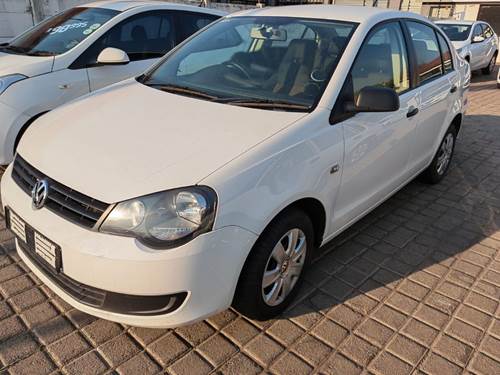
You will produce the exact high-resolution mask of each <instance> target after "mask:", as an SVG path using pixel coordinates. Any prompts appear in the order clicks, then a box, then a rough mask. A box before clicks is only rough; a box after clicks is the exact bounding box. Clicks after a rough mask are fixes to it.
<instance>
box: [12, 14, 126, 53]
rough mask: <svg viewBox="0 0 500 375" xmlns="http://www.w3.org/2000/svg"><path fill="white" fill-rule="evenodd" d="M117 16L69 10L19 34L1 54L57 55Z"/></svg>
mask: <svg viewBox="0 0 500 375" xmlns="http://www.w3.org/2000/svg"><path fill="white" fill-rule="evenodd" d="M119 13H120V12H118V11H116V10H111V9H102V8H85V7H77V8H71V9H68V10H66V11H64V12H62V13H59V14H58V15H55V16H54V17H51V18H49V19H48V20H46V21H43V22H41V23H39V24H38V25H36V26H35V27H33V28H31V29H30V30H28V31H27V32H25V33H24V34H21V35H20V36H19V37H17V38H16V39H14V40H13V41H12V42H10V44H9V45H8V46H7V47H5V48H4V49H3V51H6V52H12V53H18V54H25V55H33V56H53V55H59V54H62V53H64V52H67V51H69V50H70V49H72V48H74V47H76V46H77V45H78V44H80V43H81V42H82V41H83V40H84V39H86V38H87V37H88V36H89V35H91V34H92V33H94V32H95V31H96V30H97V29H99V28H100V27H101V26H102V25H104V24H105V23H106V22H108V21H109V20H110V19H111V18H113V17H114V16H116V15H117V14H119Z"/></svg>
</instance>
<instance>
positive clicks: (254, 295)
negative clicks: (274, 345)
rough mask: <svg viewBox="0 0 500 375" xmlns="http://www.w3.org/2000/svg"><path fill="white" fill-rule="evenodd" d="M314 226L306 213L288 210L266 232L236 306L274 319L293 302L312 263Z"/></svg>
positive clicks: (251, 315) (250, 261)
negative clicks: (309, 264) (303, 274)
mask: <svg viewBox="0 0 500 375" xmlns="http://www.w3.org/2000/svg"><path fill="white" fill-rule="evenodd" d="M313 244H314V232H313V225H312V223H311V220H310V219H309V217H308V216H307V215H306V214H305V213H304V212H302V211H300V210H297V209H293V210H290V211H286V212H285V213H283V214H281V215H280V216H279V217H278V218H277V219H275V220H274V221H273V222H272V223H271V224H270V225H269V227H268V228H267V229H266V230H265V231H264V232H263V233H262V235H261V236H260V238H259V239H258V240H257V242H256V244H255V245H254V247H253V249H252V251H251V253H250V255H249V256H248V259H247V261H246V262H245V266H244V267H243V271H242V272H241V276H240V280H239V282H238V287H237V289H236V294H235V297H234V301H233V306H234V308H235V309H236V310H238V311H239V312H241V313H242V314H243V315H245V316H247V317H249V318H252V319H258V320H266V319H270V318H272V317H274V316H276V315H278V314H280V313H281V312H283V311H284V310H285V309H286V307H287V306H288V305H289V304H290V302H292V301H293V299H294V298H295V296H296V295H297V292H298V290H299V287H300V284H301V282H302V273H303V269H304V267H305V266H306V265H307V264H308V263H309V259H310V256H311V253H312V247H313Z"/></svg>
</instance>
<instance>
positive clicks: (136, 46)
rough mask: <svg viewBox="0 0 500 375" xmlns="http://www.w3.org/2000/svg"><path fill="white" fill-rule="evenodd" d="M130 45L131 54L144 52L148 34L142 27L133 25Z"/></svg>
mask: <svg viewBox="0 0 500 375" xmlns="http://www.w3.org/2000/svg"><path fill="white" fill-rule="evenodd" d="M130 36H131V37H132V43H131V48H130V50H131V51H133V52H144V51H145V50H146V48H147V46H146V43H147V41H148V34H147V33H146V29H145V28H144V26H141V25H135V26H134V27H133V28H132V32H131V35H130Z"/></svg>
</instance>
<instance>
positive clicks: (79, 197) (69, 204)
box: [12, 155, 109, 228]
mask: <svg viewBox="0 0 500 375" xmlns="http://www.w3.org/2000/svg"><path fill="white" fill-rule="evenodd" d="M12 178H13V179H14V181H15V182H16V183H17V184H18V185H19V187H20V188H21V189H23V190H24V191H25V192H26V194H28V195H30V196H31V191H32V190H33V186H34V185H35V183H36V182H37V181H38V180H42V179H45V180H47V181H48V183H49V193H48V196H47V200H46V202H45V207H47V208H48V209H49V210H51V211H52V212H54V213H56V214H57V215H59V216H62V217H64V218H65V219H68V220H69V221H71V222H73V223H76V224H79V225H82V226H84V227H87V228H93V227H94V226H95V225H96V223H97V222H98V221H99V219H100V218H101V216H102V214H103V213H104V211H106V209H107V208H108V207H109V204H107V203H104V202H101V201H98V200H96V199H93V198H90V197H88V196H86V195H84V194H81V193H79V192H77V191H75V190H73V189H71V188H69V187H67V186H65V185H63V184H60V183H59V182H57V181H54V180H52V179H51V178H49V177H47V176H46V175H44V174H43V173H42V172H40V171H39V170H37V169H36V168H34V167H33V166H31V165H30V164H29V163H28V162H26V161H25V160H24V159H23V158H22V157H20V156H19V155H17V156H16V159H15V160H14V166H13V168H12Z"/></svg>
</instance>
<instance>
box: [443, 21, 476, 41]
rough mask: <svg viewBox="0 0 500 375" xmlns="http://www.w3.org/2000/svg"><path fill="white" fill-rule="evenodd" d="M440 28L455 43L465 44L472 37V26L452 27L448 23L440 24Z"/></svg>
mask: <svg viewBox="0 0 500 375" xmlns="http://www.w3.org/2000/svg"><path fill="white" fill-rule="evenodd" d="M438 26H439V28H440V29H441V30H443V31H444V33H445V34H446V36H447V37H448V38H450V40H452V41H454V42H463V41H464V40H467V39H468V38H469V35H470V29H471V26H470V25H452V24H448V23H441V24H438Z"/></svg>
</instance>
